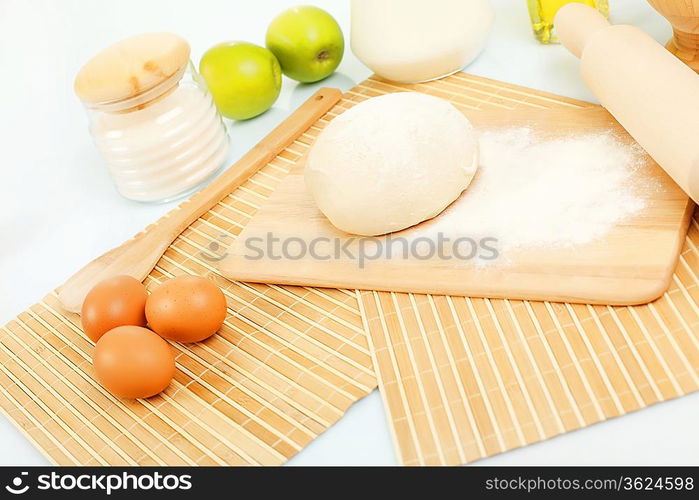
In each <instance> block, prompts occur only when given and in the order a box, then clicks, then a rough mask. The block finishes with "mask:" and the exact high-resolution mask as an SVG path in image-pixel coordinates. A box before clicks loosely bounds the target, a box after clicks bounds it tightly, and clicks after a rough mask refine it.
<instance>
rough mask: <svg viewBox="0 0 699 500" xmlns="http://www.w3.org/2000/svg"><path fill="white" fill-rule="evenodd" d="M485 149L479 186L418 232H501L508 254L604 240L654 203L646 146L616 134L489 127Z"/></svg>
mask: <svg viewBox="0 0 699 500" xmlns="http://www.w3.org/2000/svg"><path fill="white" fill-rule="evenodd" d="M480 155H481V160H480V168H479V171H478V173H477V174H476V177H475V179H474V181H473V182H472V184H471V186H470V187H469V188H468V189H467V190H466V192H464V193H463V194H462V196H461V197H460V198H459V199H458V200H457V201H456V202H454V203H453V204H452V205H451V206H450V207H449V208H448V209H447V210H446V211H445V212H444V213H442V214H441V215H440V216H438V217H437V218H436V219H435V220H434V221H433V222H432V223H431V224H429V225H427V226H425V227H424V228H419V229H418V230H417V231H416V232H415V233H413V235H414V236H428V237H430V238H432V237H434V235H435V234H436V233H437V232H442V233H443V234H445V235H449V236H450V237H461V236H465V237H469V238H473V239H476V240H477V239H479V238H486V237H491V238H496V239H497V240H498V242H497V244H496V245H495V246H496V247H497V248H498V249H499V250H500V255H501V256H504V257H507V252H508V250H512V249H516V248H523V247H552V246H558V247H569V246H573V245H579V244H584V243H588V242H590V241H593V240H595V239H598V238H601V237H603V236H604V235H605V234H606V233H608V232H609V231H610V229H612V227H614V226H615V225H617V224H619V223H620V222H622V221H624V220H625V219H627V218H629V217H630V216H633V215H634V214H637V213H638V212H639V211H641V210H642V209H643V208H644V207H645V206H646V203H647V202H648V200H647V198H646V197H647V196H648V192H649V186H648V183H649V182H650V181H648V180H647V179H646V178H645V177H643V176H640V175H639V171H640V170H641V169H642V168H644V167H645V166H646V160H645V158H646V157H645V156H644V153H643V150H642V149H641V148H640V147H639V146H631V145H628V144H625V143H623V142H621V141H620V140H619V139H617V138H616V137H614V135H613V134H611V133H595V134H589V135H574V136H562V137H560V138H555V139H547V140H544V139H543V138H541V137H537V136H536V133H535V132H534V131H532V130H531V129H528V128H509V129H497V130H488V131H484V132H482V133H481V136H480ZM643 183H645V185H644V184H643ZM651 189H652V186H651ZM644 193H645V194H644ZM418 233H419V234H418ZM505 260H506V259H505Z"/></svg>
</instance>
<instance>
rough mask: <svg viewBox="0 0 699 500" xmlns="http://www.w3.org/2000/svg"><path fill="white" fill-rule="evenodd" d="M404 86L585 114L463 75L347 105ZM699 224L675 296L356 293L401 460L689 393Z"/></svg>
mask: <svg viewBox="0 0 699 500" xmlns="http://www.w3.org/2000/svg"><path fill="white" fill-rule="evenodd" d="M407 89H410V90H418V91H420V92H425V93H428V94H432V95H436V96H439V97H443V98H445V99H448V100H450V101H451V102H452V103H453V104H455V105H456V106H457V107H459V108H461V109H463V110H468V109H502V110H507V109H515V108H520V109H521V108H524V109H532V110H534V109H546V108H564V107H568V108H569V107H587V106H591V104H589V103H586V102H582V101H576V100H572V99H567V98H563V97H558V96H555V95H552V94H546V93H543V92H538V91H533V90H529V89H526V88H522V87H516V86H513V85H508V84H503V83H500V82H496V81H492V80H484V79H481V78H478V77H474V76H469V75H466V74H463V73H462V74H457V75H454V76H451V77H449V78H446V79H444V80H441V81H435V82H431V83H428V84H419V85H393V84H388V83H386V82H382V81H378V80H376V79H370V80H368V81H366V82H364V83H363V84H361V85H359V86H358V87H356V88H355V89H353V90H352V91H350V92H349V96H348V97H347V99H348V100H351V101H361V100H363V99H366V98H367V97H370V96H376V95H381V94H385V93H390V92H395V91H400V90H407ZM697 220H698V219H697V213H695V218H694V220H693V221H692V225H691V227H690V230H689V234H688V237H687V239H686V243H685V246H684V248H683V251H682V254H681V257H680V261H679V265H678V268H677V270H676V272H675V275H674V276H673V280H672V286H671V288H670V290H669V291H668V292H667V293H666V294H665V295H664V296H663V297H662V298H660V299H659V300H657V301H656V302H654V303H652V304H648V305H645V306H639V307H605V306H587V305H571V304H561V303H549V302H528V301H515V300H488V299H471V298H464V297H445V296H432V295H417V294H403V293H386V292H371V291H368V292H361V294H360V305H361V306H362V309H363V313H364V317H365V321H366V327H367V330H368V332H369V334H370V335H369V336H370V342H371V344H372V349H373V354H374V366H375V369H376V370H377V377H378V379H379V388H380V390H381V393H382V397H383V399H384V403H385V408H386V411H387V413H388V418H389V420H390V425H391V427H392V432H393V437H394V442H395V445H396V449H397V453H398V456H399V457H400V459H401V460H402V462H403V463H405V464H408V465H418V464H461V463H467V462H471V461H474V460H477V459H479V458H482V457H486V456H489V455H494V454H497V453H501V452H504V451H507V450H511V449H514V448H518V447H520V446H524V445H527V444H531V443H535V442H538V441H541V440H544V439H547V438H550V437H553V436H556V435H559V434H562V433H564V432H568V431H571V430H574V429H579V428H582V427H586V426H588V425H591V424H593V423H596V422H600V421H603V420H606V419H608V418H612V417H616V416H619V415H623V414H625V413H628V412H631V411H634V410H638V409H640V408H643V407H646V406H648V405H651V404H653V403H657V402H659V401H664V400H667V399H670V398H674V397H677V396H681V395H683V394H687V393H689V392H692V391H695V390H697V388H699V376H698V375H697V374H698V373H699V335H698V334H697V329H698V328H699V288H698V286H697V285H699V278H698V276H699V250H697V247H699V223H698V222H697ZM639 251H643V249H639Z"/></svg>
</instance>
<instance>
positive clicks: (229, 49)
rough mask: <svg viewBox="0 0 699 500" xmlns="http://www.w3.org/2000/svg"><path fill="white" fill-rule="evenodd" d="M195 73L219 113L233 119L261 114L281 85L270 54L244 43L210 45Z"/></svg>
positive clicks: (275, 65)
mask: <svg viewBox="0 0 699 500" xmlns="http://www.w3.org/2000/svg"><path fill="white" fill-rule="evenodd" d="M199 73H200V74H201V76H202V77H204V81H206V85H207V87H208V88H209V91H210V92H211V95H212V96H213V98H214V102H215V103H216V107H217V108H218V110H219V112H220V113H221V114H222V115H223V116H225V117H226V118H231V119H233V120H247V119H248V118H252V117H253V116H257V115H259V114H261V113H264V112H265V111H267V110H268V109H269V108H271V107H272V104H274V102H275V101H276V100H277V97H279V92H280V91H281V88H282V74H281V68H280V67H279V62H278V61H277V58H276V57H274V54H272V53H271V52H270V51H269V50H267V49H265V48H264V47H260V46H258V45H254V44H252V43H247V42H224V43H221V44H218V45H215V46H213V47H211V48H210V49H209V50H207V51H206V53H204V56H203V57H202V58H201V61H200V62H199Z"/></svg>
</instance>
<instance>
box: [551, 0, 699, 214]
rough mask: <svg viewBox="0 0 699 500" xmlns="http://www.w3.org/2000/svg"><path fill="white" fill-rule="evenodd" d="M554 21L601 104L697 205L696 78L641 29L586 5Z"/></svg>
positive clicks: (698, 79) (698, 133) (698, 102)
mask: <svg viewBox="0 0 699 500" xmlns="http://www.w3.org/2000/svg"><path fill="white" fill-rule="evenodd" d="M554 24H555V26H556V33H557V34H558V37H559V39H560V40H561V42H562V43H563V45H565V47H566V48H567V49H568V50H570V51H571V52H572V53H573V54H575V55H576V56H577V57H579V58H580V62H581V72H582V77H583V80H584V81H585V83H586V84H587V86H588V87H589V88H590V90H591V91H592V92H593V93H594V94H595V96H597V98H598V99H599V101H600V103H601V104H602V105H603V106H604V107H605V108H607V110H608V111H609V112H610V113H611V114H612V115H614V118H616V119H617V120H618V121H619V123H621V125H622V126H623V127H624V128H625V129H626V130H627V131H628V132H629V134H631V136H632V137H633V138H634V139H636V142H638V143H639V144H640V145H641V146H642V147H643V148H644V149H645V150H646V151H647V152H648V153H649V154H650V155H651V156H652V157H653V159H654V160H655V161H656V162H658V164H659V165H660V166H661V167H663V169H665V171H666V172H667V173H668V174H670V176H671V177H672V178H673V179H674V181H675V182H676V183H677V184H678V185H679V186H680V187H681V188H682V189H683V190H684V191H685V192H686V193H687V194H688V195H689V196H690V197H691V198H692V199H693V200H694V201H695V202H699V75H697V74H696V73H695V72H694V71H692V70H691V69H690V68H689V67H688V66H686V65H685V64H683V63H682V62H681V61H680V60H679V59H677V58H676V57H675V56H673V55H672V54H670V53H669V52H668V51H667V50H665V48H664V47H663V46H662V45H660V44H659V43H658V42H656V41H655V40H653V39H652V38H651V37H650V36H648V35H647V34H646V33H644V32H643V31H641V30H640V29H638V28H635V27H633V26H627V25H616V26H612V25H610V24H609V22H607V20H606V19H605V18H604V16H602V15H601V14H600V13H599V12H598V11H597V10H595V9H593V8H591V7H587V6H585V5H582V4H579V3H572V4H569V5H566V6H565V7H563V8H562V9H560V10H559V11H558V14H557V15H556V18H555V20H554Z"/></svg>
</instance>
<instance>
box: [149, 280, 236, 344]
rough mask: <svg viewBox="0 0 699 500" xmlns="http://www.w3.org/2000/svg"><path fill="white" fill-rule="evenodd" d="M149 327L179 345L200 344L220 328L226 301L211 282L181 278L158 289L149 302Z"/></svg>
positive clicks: (165, 283)
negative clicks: (181, 343)
mask: <svg viewBox="0 0 699 500" xmlns="http://www.w3.org/2000/svg"><path fill="white" fill-rule="evenodd" d="M146 318H148V326H149V327H150V328H152V329H153V331H154V332H156V333H157V334H158V335H161V336H162V337H165V338H166V339H170V340H174V341H177V342H199V341H200V340H204V339H205V338H207V337H210V336H211V335H213V334H214V333H216V331H217V330H218V329H219V328H221V325H222V324H223V320H225V319H226V298H225V297H224V296H223V292H222V291H221V289H220V288H219V287H217V286H216V285H215V284H214V283H213V282H212V281H210V280H207V279H205V278H200V277H198V276H178V277H177V278H173V279H171V280H168V281H166V282H164V283H163V284H161V285H160V286H158V288H156V289H155V290H154V291H153V293H151V294H150V296H149V297H148V300H147V301H146Z"/></svg>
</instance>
